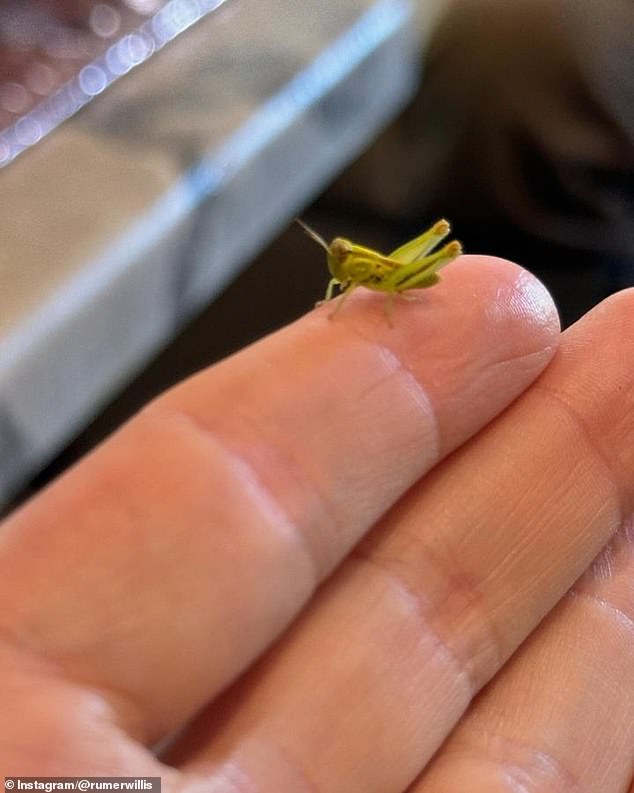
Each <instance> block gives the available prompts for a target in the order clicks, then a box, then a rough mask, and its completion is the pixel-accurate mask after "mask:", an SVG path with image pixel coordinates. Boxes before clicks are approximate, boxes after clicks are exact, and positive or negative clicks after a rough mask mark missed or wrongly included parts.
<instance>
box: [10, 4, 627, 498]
mask: <svg viewBox="0 0 634 793" xmlns="http://www.w3.org/2000/svg"><path fill="white" fill-rule="evenodd" d="M159 50H162V51H161V52H159ZM133 72H134V74H133ZM633 83H634V6H633V5H632V3H631V1H630V0H606V2H605V3H603V4H602V6H601V10H600V12H599V10H598V7H597V6H596V4H594V3H591V2H589V0H513V2H512V3H509V2H508V0H451V2H442V0H436V2H433V3H432V2H429V3H425V2H423V0H418V2H415V3H409V2H404V1H401V0H382V2H371V0H367V1H366V0H363V1H362V0H350V2H338V3H336V4H335V3H331V4H328V3H317V2H313V3H311V2H306V3H301V4H300V3H296V2H285V0H275V2H271V1H270V0H269V2H266V0H259V3H257V4H256V3H254V2H247V0H226V2H223V1H222V0H216V1H215V2H209V1H208V2H203V0H174V1H173V2H171V3H169V2H167V3H166V2H161V0H126V2H113V1H109V2H107V3H101V2H94V0H48V1H46V0H41V1H38V2H36V0H29V1H27V2H19V3H18V2H6V0H5V1H4V2H0V164H4V168H2V169H0V197H2V196H4V198H3V199H2V198H0V200H2V213H1V215H2V218H1V219H0V248H2V253H0V277H1V278H2V281H1V282H0V290H2V292H3V293H4V294H3V297H2V298H0V309H2V312H4V315H5V323H4V326H3V324H2V316H1V314H0V333H1V334H4V335H0V367H1V366H2V359H3V356H4V358H5V363H6V366H5V370H4V374H2V371H0V454H3V455H4V462H3V463H2V465H4V477H5V482H6V486H5V488H4V503H5V509H8V508H10V507H11V506H12V505H14V504H16V503H18V502H19V501H20V500H21V499H23V498H24V497H26V496H28V495H29V494H31V493H32V492H34V491H36V490H37V489H38V488H39V487H41V486H42V485H43V484H45V483H46V482H47V481H49V480H50V479H51V478H52V477H54V476H55V475H57V474H58V473H59V472H60V471H62V470H63V469H64V468H65V467H67V466H68V465H69V464H70V463H72V462H73V461H74V460H76V459H77V458H78V457H79V456H81V455H83V454H85V453H86V452H87V451H88V450H89V449H91V448H92V447H93V446H94V445H95V444H96V443H97V442H99V440H101V439H102V438H103V437H105V435H107V434H109V433H110V432H111V431H112V430H113V429H115V428H116V427H117V426H118V425H120V424H121V422H123V421H124V420H125V419H126V418H128V417H129V416H130V415H132V414H133V413H134V412H135V411H136V410H138V409H139V408H140V407H141V406H142V405H143V404H145V403H146V402H147V401H148V400H149V399H151V398H152V397H153V396H155V395H156V394H158V393H159V392H160V391H162V390H164V389H165V388H167V387H169V386H170V385H171V384H173V383H175V382H177V381H178V380H180V379H182V378H183V377H185V376H187V375H188V374H191V373H192V372H194V371H197V370H198V369H200V368H202V367H204V366H207V365H209V364H210V363H213V362H215V361H217V360H219V359H221V358H223V357H224V356H226V355H228V354H230V353H232V352H234V351H236V350H238V349H240V348H241V347H243V346H244V345H246V344H248V343H250V342H252V341H254V340H255V339H257V338H259V337H261V336H262V335H264V334H266V333H268V332H270V331H272V330H274V329H275V328H278V327H280V326H281V325H283V324H285V323H287V322H289V321H292V320H293V319H295V318H297V317H299V316H301V315H302V314H303V313H305V312H306V311H307V310H309V309H310V308H311V307H312V306H313V304H314V303H315V301H316V300H318V299H320V298H321V297H322V295H323V291H324V288H325V284H326V282H327V279H328V275H327V271H326V266H325V262H324V257H323V251H320V250H319V249H318V248H317V247H316V246H315V245H314V243H312V242H311V241H310V240H309V239H307V238H306V237H305V235H303V234H302V232H301V230H300V229H299V228H298V227H297V226H296V225H293V224H292V220H293V217H294V216H295V215H297V214H301V216H302V217H303V218H304V219H305V220H307V221H308V222H309V223H310V224H311V225H312V226H313V227H315V228H316V229H317V230H318V231H319V233H321V234H322V235H323V236H324V237H325V238H327V239H329V238H331V237H333V236H347V237H350V238H352V239H354V240H357V241H359V242H362V243H363V244H366V245H369V246H371V247H375V248H377V249H380V250H384V251H386V252H387V251H389V250H390V249H392V248H394V247H396V246H398V245H399V244H400V243H401V242H403V241H404V240H406V239H408V238H411V237H413V236H415V235H416V234H418V233H420V232H421V231H422V230H423V229H424V228H425V227H426V226H428V225H430V224H431V223H432V222H433V221H434V220H435V219H437V218H439V217H448V218H449V219H450V220H451V221H452V225H453V227H454V232H455V236H456V237H458V238H459V239H460V240H461V241H462V242H463V244H464V247H465V249H466V250H467V251H468V252H469V253H487V254H494V255H499V256H504V257H507V258H511V259H513V260H515V261H517V262H518V263H520V264H522V265H523V266H525V267H527V268H528V269H530V270H531V271H533V272H534V273H536V274H537V275H538V277H540V278H541V279H542V280H543V281H544V283H545V284H546V285H547V286H548V287H549V289H550V290H551V291H552V293H553V295H554V297H555V300H556V302H557V304H558V307H559V309H560V313H561V315H562V320H563V323H564V324H565V325H567V324H570V323H571V322H574V321H575V319H577V318H578V317H579V316H580V315H581V314H583V313H584V312H586V311H587V310H588V309H590V308H591V307H592V306H593V305H595V304H596V303H597V302H598V301H600V300H601V299H602V298H603V297H605V296H607V295H608V294H610V293H611V292H613V291H615V290H617V289H620V288H623V287H625V286H628V285H632V284H634V178H633V176H634V85H633ZM130 229H133V231H134V233H131V232H130ZM56 261H59V265H56V264H55V262H56ZM68 262H71V263H72V266H71V264H68ZM51 273H52V274H53V275H51ZM58 274H59V275H58ZM53 276H54V277H53ZM115 276H116V277H115ZM157 279H159V280H157ZM160 279H163V280H160ZM49 281H50V283H49ZM163 281H164V283H163ZM159 282H160V283H161V284H163V285H162V286H161V287H160V288H159V286H158V284H159ZM153 284H154V286H153ZM36 285H37V288H36ZM3 286H4V289H3ZM163 292H165V294H167V295H168V297H169V300H167V299H166V301H167V302H165V303H162V302H161V301H162V300H163ZM174 295H176V297H174ZM174 301H176V302H174ZM53 304H54V310H53V308H52V306H53ZM16 305H21V306H23V310H22V311H21V313H19V312H17V310H16V308H15V307H16ZM104 306H107V307H108V308H107V311H105V309H104V308H103V307H104ZM100 311H103V312H105V313H103V316H101V314H100ZM12 312H13V313H12ZM165 314H167V315H168V318H169V321H167V320H165V324H164V325H156V323H155V325H152V321H154V320H152V321H151V320H150V319H148V317H154V318H157V317H159V315H160V316H164V315H165ZM14 315H15V316H14ZM7 318H9V319H10V320H11V321H9V320H8V319H7ZM132 318H134V319H132ZM35 319H37V322H36V321H35ZM156 322H158V319H156ZM135 323H136V324H135ZM141 323H143V324H141ZM148 323H149V324H148ZM150 325H152V330H150V329H149V327H150ZM27 331H28V333H27ZM38 334H39V335H38ZM141 337H143V338H145V339H146V340H145V341H144V342H143V343H142V344H140V343H139V345H138V351H137V352H134V354H132V353H130V354H128V350H133V349H135V344H136V339H138V338H141ZM16 339H17V340H18V341H16ZM25 339H27V341H28V343H27V341H24V340H25ZM18 342H19V343H18ZM3 344H4V346H3ZM126 356H127V357H126ZM7 362H8V363H7ZM3 378H4V383H5V385H4V386H3V385H2V382H3ZM87 384H90V387H88V385H87ZM34 393H37V394H38V395H39V400H37V401H34V400H33V398H32V395H33V394H34ZM62 404H63V405H72V406H73V407H72V410H71V409H70V408H68V409H67V410H66V412H65V413H64V410H62V409H60V411H59V417H58V413H57V412H56V411H58V407H59V405H62ZM26 405H28V406H29V407H28V409H27V407H25V406H26ZM29 411H30V412H29ZM38 426H39V427H41V428H44V429H40V431H39V434H38V431H37V427H38ZM51 427H54V429H55V431H52V430H51V432H50V435H47V432H48V429H49V428H51ZM34 428H35V429H34ZM36 435H37V438H40V437H43V436H46V437H48V440H47V442H46V443H44V442H42V443H39V445H38V442H37V441H36V440H34V438H35V436H36ZM1 472H2V469H1V468H0V473H1ZM1 478H2V477H1V476H0V480H1ZM0 492H2V489H1V488H0ZM0 503H1V501H0Z"/></svg>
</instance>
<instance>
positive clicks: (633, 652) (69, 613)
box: [0, 256, 634, 793]
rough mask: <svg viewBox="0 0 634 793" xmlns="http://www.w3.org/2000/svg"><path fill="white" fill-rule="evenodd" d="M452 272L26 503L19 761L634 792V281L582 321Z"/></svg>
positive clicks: (500, 792)
mask: <svg viewBox="0 0 634 793" xmlns="http://www.w3.org/2000/svg"><path fill="white" fill-rule="evenodd" d="M423 295H424V298H423V297H421V300H419V301H417V302H415V303H405V304H403V305H399V306H398V309H399V312H398V321H397V322H395V326H394V328H388V327H387V326H386V323H385V321H384V319H383V317H382V311H383V307H382V296H381V295H377V294H373V293H370V292H368V291H366V290H363V289H359V290H356V292H355V294H354V295H353V296H352V297H351V298H350V299H349V301H348V302H347V304H346V310H345V311H344V312H341V313H340V314H339V315H338V317H337V321H336V322H331V321H328V319H327V315H328V312H329V308H328V307H323V308H320V309H317V310H316V311H314V312H311V313H310V314H309V315H307V316H306V317H304V318H303V319H301V320H299V321H298V322H296V323H294V324H293V325H291V326H289V327H287V328H285V329H283V330H281V331H279V332H278V333H276V334H274V335H273V336H270V337H268V338H266V339H264V340H262V341H261V342H259V343H258V344H256V345H254V346H252V347H250V348H248V349H247V350H245V351H243V352H241V353H239V354H237V355H235V356H233V357H232V358H230V359H228V360H226V361H225V362H222V363H221V364H219V365H217V366H215V367H213V368H211V369H209V370H207V371H204V372H202V373H201V374H199V375H197V376H196V377H194V378H193V379H190V380H189V381H187V382H186V383H184V384H182V385H180V386H179V387H177V388H176V389H173V390H172V391H170V392H168V393H167V394H166V395H164V396H163V397H161V398H160V399H158V400H157V401H155V402H154V403H152V404H151V405H150V406H149V407H148V408H146V409H145V410H144V411H143V412H142V413H141V414H140V415H139V416H138V417H137V418H135V419H134V420H133V421H132V422H130V423H129V424H128V425H127V426H126V427H124V428H123V429H122V430H121V431H119V432H118V433H116V434H115V435H114V436H113V437H112V438H111V439H110V440H109V441H108V442H107V443H106V444H105V445H104V446H102V447H101V448H100V449H98V450H97V451H96V452H94V453H93V454H92V455H91V456H89V457H88V458H87V459H86V460H84V461H83V462H82V463H81V464H80V465H79V466H78V467H76V468H75V469H74V470H72V471H70V472H69V473H68V474H67V475H66V476H64V477H63V478H62V479H61V480H59V481H58V482H57V483H55V484H54V485H53V486H52V487H50V488H49V489H48V490H47V491H46V492H44V493H43V494H41V495H39V496H38V497H37V498H35V499H34V500H33V501H32V502H31V503H29V504H28V505H26V506H25V507H24V508H22V509H21V510H20V511H19V512H17V513H15V514H13V515H12V516H10V517H9V518H8V519H7V520H6V521H5V524H4V525H3V527H2V531H1V532H0V602H1V603H2V609H1V610H0V624H1V626H2V634H1V635H2V641H1V644H0V671H1V674H0V703H2V704H1V708H2V710H1V713H0V769H2V772H3V774H4V775H18V774H22V775H29V776H34V775H51V776H55V775H57V776H62V775H84V776H98V775H101V774H112V775H128V776H136V775H142V774H143V775H152V776H156V775H160V776H162V778H163V790H164V791H170V793H171V791H189V790H191V791H201V792H202V791H209V792H210V793H217V792H218V791H222V793H225V792H226V793H252V791H257V793H286V791H289V793H316V792H317V791H318V792H319V793H322V791H325V792H327V793H340V792H341V793H344V792H345V793H356V792H357V791H359V793H392V792H394V793H405V791H407V792H408V793H412V791H413V792H414V793H464V791H469V793H520V791H521V793H525V791H529V792H530V793H533V792H535V793H540V792H541V791H548V793H551V791H566V792H567V791H574V792H575V793H586V792H587V793H597V792H598V791H600V793H634V785H633V776H634V768H633V763H634V756H633V752H632V746H634V553H633V543H634V527H633V524H632V514H633V512H634V418H633V417H634V366H633V365H632V363H631V361H632V360H633V359H634V356H633V355H632V351H633V349H634V292H633V291H629V292H624V293H621V294H618V295H615V296H613V297H612V298H610V299H609V300H607V301H606V302H605V303H603V304H602V305H601V306H599V307H598V308H596V309H595V310H594V311H593V312H592V313H591V314H589V315H588V316H586V317H585V318H583V319H582V320H581V321H580V322H579V323H578V324H577V325H575V326H574V327H572V328H571V329H569V330H567V331H566V332H565V333H564V334H563V335H562V336H561V337H560V334H559V329H558V324H557V319H556V315H555V312H554V309H553V307H552V304H551V302H550V299H549V298H548V296H547V295H546V293H545V292H544V290H543V288H542V287H541V286H540V285H539V284H537V283H536V282H535V281H534V280H533V279H532V277H531V276H529V275H528V274H526V273H525V272H523V271H522V270H521V269H520V268H518V267H517V266H515V265H512V264H510V263H507V262H504V261H501V260H499V259H490V258H486V257H478V256H463V257H461V258H460V259H459V260H457V261H456V262H454V263H453V264H452V266H451V267H449V268H447V270H446V272H445V274H444V276H443V281H442V283H440V284H438V286H437V287H435V288H434V289H430V290H428V291H426V292H424V293H423ZM254 384H257V388H254V387H253V385H254ZM606 545H607V546H608V550H603V549H605V547H606ZM597 557H598V559H599V561H597V562H595V564H594V566H593V567H592V566H591V565H592V562H593V559H595V558H597ZM589 568H590V569H589ZM584 571H588V572H586V573H585V575H583V577H582V578H581V579H580V580H578V579H579V577H580V576H582V574H584ZM326 579H328V582H327V583H325V584H324V583H323V582H324V581H325V580H326ZM575 582H577V583H575ZM320 584H322V585H321V586H319V585H320ZM300 611H301V616H299V615H300ZM282 634H283V637H282ZM280 637H281V638H280ZM273 645H274V646H273ZM247 670H248V671H247ZM223 692H224V693H223ZM194 714H198V717H197V718H196V719H195V721H194V722H193V723H192V724H191V725H190V726H189V727H185V724H186V722H187V721H188V720H190V719H192V718H193V716H194ZM177 732H178V737H177V738H176V739H175V740H174V742H173V745H172V746H171V748H169V749H167V750H163V752H162V754H161V756H160V757H157V756H156V755H155V754H153V753H152V752H151V750H150V749H151V747H153V746H156V744H157V743H159V742H164V741H165V739H166V737H167V736H170V735H175V734H176V733H177Z"/></svg>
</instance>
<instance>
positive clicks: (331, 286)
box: [315, 278, 339, 308]
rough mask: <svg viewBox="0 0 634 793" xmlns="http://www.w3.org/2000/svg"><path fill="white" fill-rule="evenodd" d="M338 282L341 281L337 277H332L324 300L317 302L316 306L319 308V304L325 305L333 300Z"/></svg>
mask: <svg viewBox="0 0 634 793" xmlns="http://www.w3.org/2000/svg"><path fill="white" fill-rule="evenodd" d="M338 283H339V281H338V280H337V279H336V278H331V279H330V281H328V288H327V289H326V296H325V297H324V299H323V300H318V301H317V302H316V303H315V308H317V306H323V304H324V303H327V302H328V301H329V300H332V293H333V292H334V291H335V287H336V286H337V284H338Z"/></svg>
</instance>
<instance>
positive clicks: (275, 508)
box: [146, 402, 324, 591]
mask: <svg viewBox="0 0 634 793" xmlns="http://www.w3.org/2000/svg"><path fill="white" fill-rule="evenodd" d="M146 411H147V412H150V411H151V412H152V413H153V414H155V415H156V414H160V415H161V416H164V417H165V418H166V419H168V420H171V421H172V422H177V423H180V424H181V425H182V426H184V427H187V428H189V429H190V430H192V431H193V432H194V433H196V435H197V436H198V437H200V438H202V439H203V441H204V442H205V443H206V444H208V445H209V446H211V447H212V448H213V449H214V450H219V451H220V453H221V454H222V455H223V456H224V458H225V459H226V461H227V462H226V467H227V470H229V471H231V473H232V474H233V476H234V477H235V479H236V480H237V481H238V483H239V484H240V485H241V487H242V488H243V490H244V495H245V498H248V499H249V500H250V502H251V504H252V505H253V506H254V507H255V509H256V510H257V511H258V512H262V513H263V514H265V515H267V516H268V517H269V525H271V526H273V527H276V528H277V529H281V530H283V531H284V532H285V534H286V535H287V536H289V537H291V538H292V540H293V542H294V543H295V545H296V546H297V547H298V548H299V550H300V552H301V553H302V555H304V556H305V557H306V558H307V560H308V562H309V566H310V570H311V582H310V583H311V591H312V590H314V589H315V588H316V586H317V584H318V583H319V581H320V580H321V577H322V575H321V569H320V568H321V565H320V563H319V562H320V560H319V553H318V551H317V548H316V547H315V546H314V543H312V542H311V541H310V540H309V537H308V536H307V534H306V532H304V531H302V530H301V528H300V527H299V526H298V525H297V523H296V522H295V521H294V520H292V519H291V517H290V515H289V514H288V511H287V510H286V509H285V508H284V506H283V505H282V503H281V502H280V500H279V499H278V498H277V497H276V495H275V494H274V493H273V491H272V490H271V489H270V488H269V487H268V486H267V485H266V484H265V483H264V481H263V480H262V478H261V476H260V475H259V473H258V471H257V469H256V468H255V467H254V466H253V465H252V464H251V463H250V462H249V460H248V459H247V458H246V457H245V456H244V455H242V454H239V453H238V452H236V451H234V450H233V449H231V447H230V446H229V445H228V444H227V443H226V442H225V441H224V440H223V438H222V437H221V436H220V435H219V434H217V433H215V432H214V431H213V430H212V429H211V428H210V427H209V426H207V425H206V424H205V423H204V422H203V421H201V420H200V419H198V418H197V417H196V416H195V415H193V414H190V413H187V412H185V411H182V410H179V409H178V408H174V407H172V406H169V407H166V406H164V405H162V404H160V402H157V403H154V404H152V405H150V406H149V407H148V408H146ZM304 481H305V477H304ZM318 497H319V500H320V503H321V504H323V503H324V501H323V498H322V497H321V496H319V495H318Z"/></svg>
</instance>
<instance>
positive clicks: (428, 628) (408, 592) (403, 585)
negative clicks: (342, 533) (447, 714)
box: [352, 551, 480, 702]
mask: <svg viewBox="0 0 634 793" xmlns="http://www.w3.org/2000/svg"><path fill="white" fill-rule="evenodd" d="M352 556H353V558H354V559H355V560H358V561H360V562H362V563H365V564H367V565H369V566H371V567H372V568H374V569H375V570H378V571H379V572H380V573H381V575H383V576H384V578H385V579H386V581H387V582H388V584H389V585H390V587H391V588H392V590H393V591H395V592H396V593H397V594H398V595H399V596H400V597H401V598H405V599H406V600H407V601H409V602H410V603H412V604H413V605H414V610H415V613H416V616H417V619H418V622H419V624H420V625H421V626H422V630H423V633H424V634H425V635H426V636H427V637H429V638H430V639H431V640H432V641H433V643H434V645H435V646H436V648H437V650H438V651H439V652H440V653H441V654H442V656H443V658H444V659H445V660H446V662H447V665H448V666H451V667H452V668H453V670H454V674H455V677H456V680H457V681H459V682H460V683H461V684H462V685H463V688H464V690H465V692H466V696H467V701H469V702H470V701H471V700H472V699H473V697H474V696H475V694H476V693H477V691H478V690H479V688H480V686H479V685H478V684H477V682H476V677H475V675H474V673H473V669H472V668H471V665H470V663H468V662H465V660H464V659H463V658H461V657H460V656H459V654H458V653H457V652H456V651H455V649H454V648H453V647H452V646H451V643H450V642H449V641H448V640H447V639H446V638H445V637H444V636H442V634H441V633H440V631H439V630H438V629H437V628H436V627H434V622H435V619H434V616H435V615H434V614H433V612H431V613H430V608H429V603H428V601H427V600H426V598H425V597H424V595H423V594H422V592H421V591H419V590H418V589H417V588H415V587H413V586H411V584H409V582H408V581H407V580H406V579H405V577H404V576H403V575H401V574H400V572H398V571H397V569H396V565H397V564H398V562H392V561H391V560H388V559H385V558H384V557H379V556H376V555H374V554H366V553H363V552H360V551H355V552H354V553H353V554H352Z"/></svg>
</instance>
